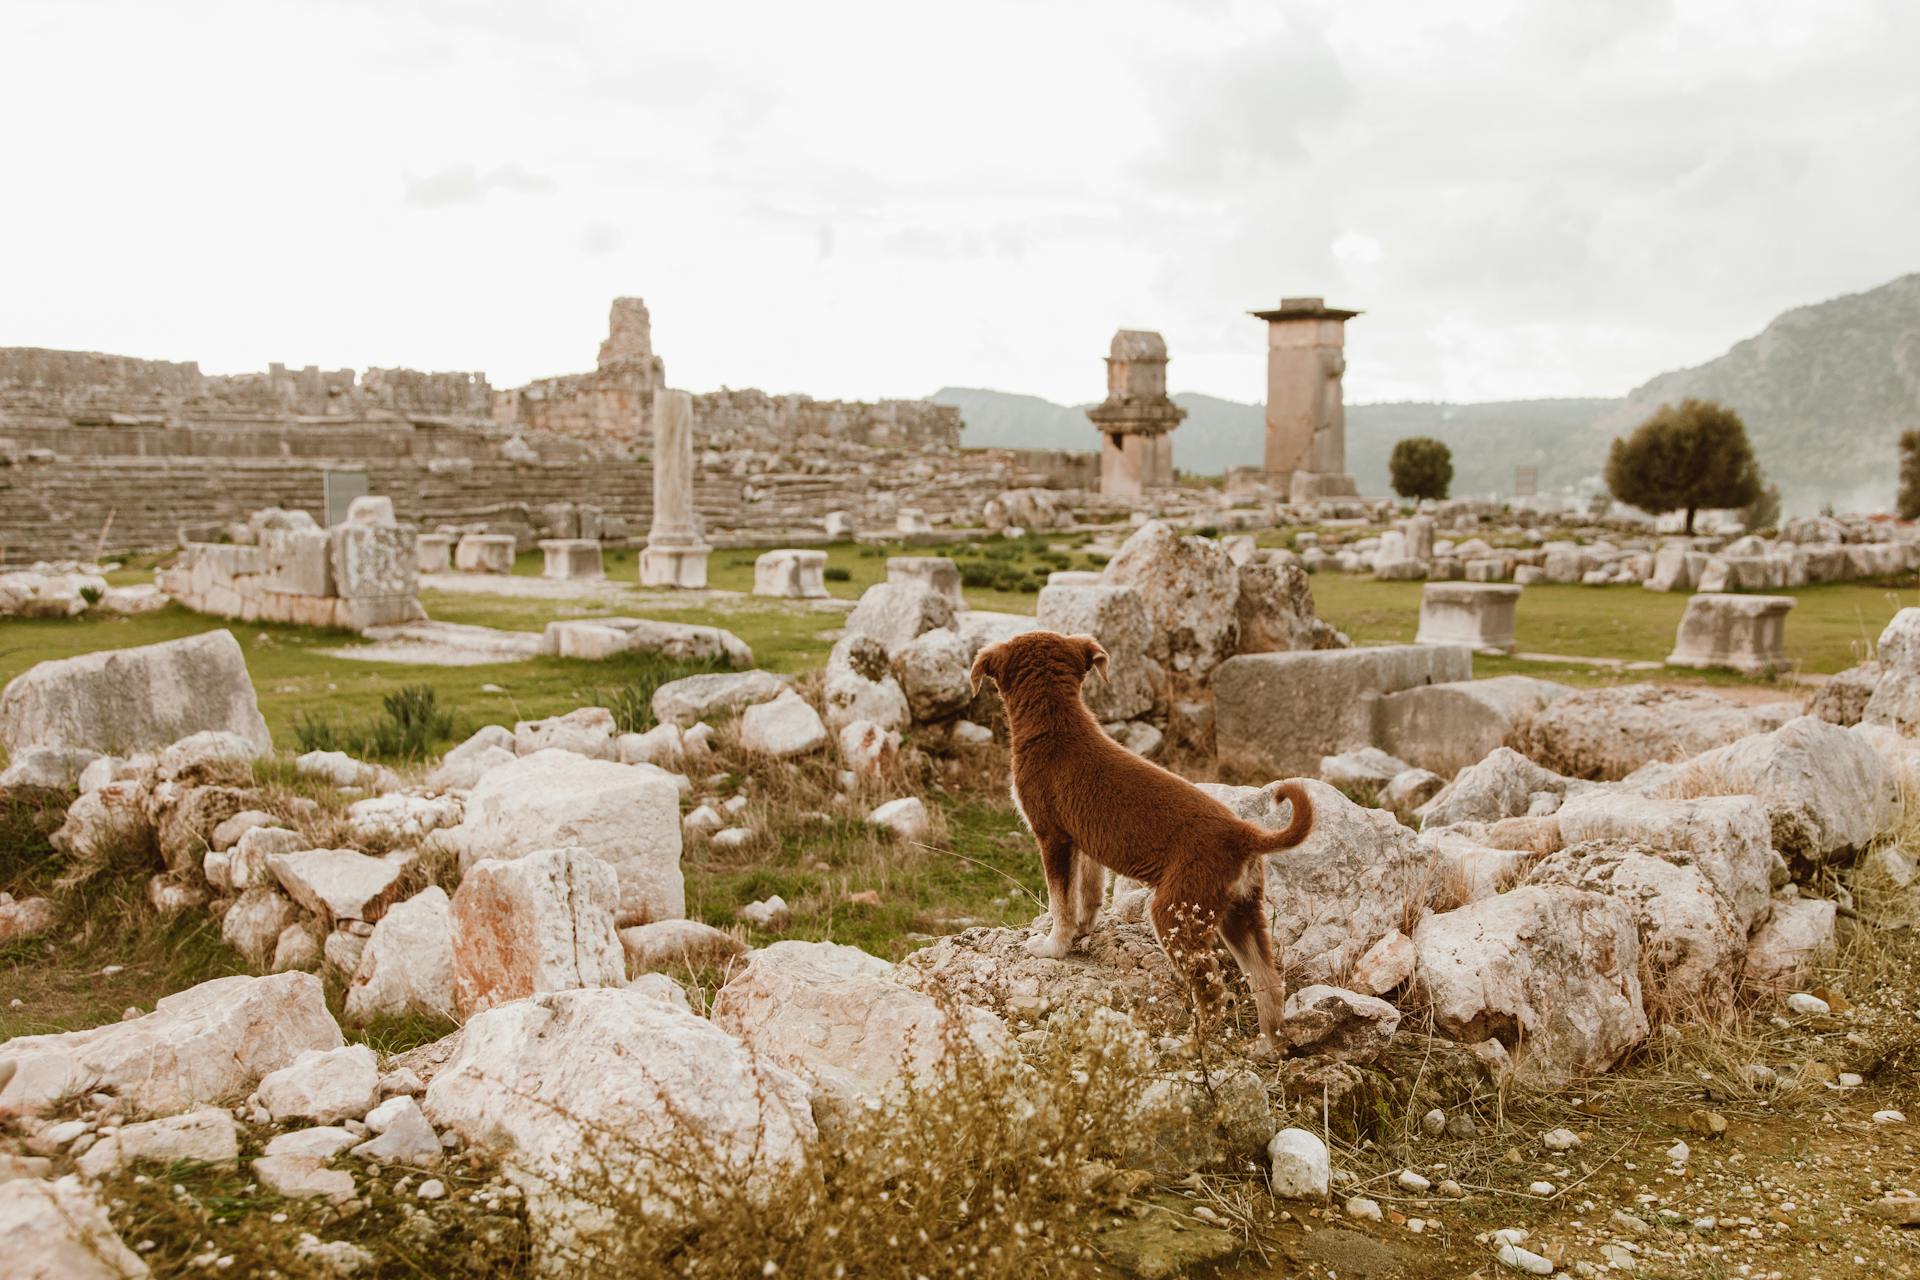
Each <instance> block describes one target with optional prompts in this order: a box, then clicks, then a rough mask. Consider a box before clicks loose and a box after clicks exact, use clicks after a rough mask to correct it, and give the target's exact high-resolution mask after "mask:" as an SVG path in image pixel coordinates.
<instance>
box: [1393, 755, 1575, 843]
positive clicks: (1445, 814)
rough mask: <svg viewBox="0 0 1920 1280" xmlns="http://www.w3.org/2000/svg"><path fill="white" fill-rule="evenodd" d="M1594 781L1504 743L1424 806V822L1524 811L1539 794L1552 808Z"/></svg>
mask: <svg viewBox="0 0 1920 1280" xmlns="http://www.w3.org/2000/svg"><path fill="white" fill-rule="evenodd" d="M1592 785H1593V784H1592V783H1590V782H1586V781H1584V780H1582V779H1579V778H1568V777H1564V776H1562V775H1560V774H1557V773H1555V772H1554V771H1553V770H1551V769H1544V768H1542V767H1541V766H1539V765H1537V764H1535V763H1534V762H1533V761H1531V760H1529V759H1527V757H1525V756H1523V755H1521V754H1520V753H1519V752H1518V751H1515V750H1513V749H1512V748H1511V747H1499V748H1497V749H1495V750H1494V751H1491V752H1489V753H1488V754H1487V757H1486V759H1484V760H1482V761H1480V762H1479V763H1478V764H1475V765H1472V766H1470V767H1468V768H1466V769H1464V770H1462V771H1461V772H1460V773H1459V774H1458V775H1456V776H1455V778H1454V780H1453V781H1452V782H1450V783H1448V784H1447V785H1446V786H1445V787H1444V788H1442V789H1441V791H1440V793H1439V794H1438V795H1436V796H1435V797H1434V798H1433V800H1432V801H1431V802H1430V803H1429V804H1428V805H1427V806H1426V807H1425V808H1424V809H1423V810H1422V811H1421V819H1420V820H1421V825H1422V826H1423V827H1445V826H1452V825H1453V824H1455V823H1461V822H1498V821H1499V820H1500V819H1502V818H1518V817H1523V816H1525V815H1526V814H1528V813H1529V812H1531V811H1532V810H1533V808H1534V807H1536V804H1537V803H1538V801H1539V798H1540V797H1546V798H1547V800H1548V802H1549V803H1550V804H1551V809H1550V810H1549V812H1551V811H1552V809H1558V808H1559V807H1560V805H1561V802H1562V801H1563V800H1564V799H1565V798H1566V797H1567V796H1570V795H1575V794H1578V793H1579V792H1582V791H1585V790H1587V789H1588V788H1590V787H1591V786H1592Z"/></svg>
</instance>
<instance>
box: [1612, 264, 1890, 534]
mask: <svg viewBox="0 0 1920 1280" xmlns="http://www.w3.org/2000/svg"><path fill="white" fill-rule="evenodd" d="M1687 396H1698V397H1700V398H1702V399H1706V400H1718V401H1720V402H1721V403H1723V404H1727V405H1730V406H1732V407H1733V409H1734V410H1735V411H1736V412H1737V413H1739V415H1740V416H1741V417H1742V418H1743V419H1744V420H1745V421H1746V424H1747V433H1748V435H1750V436H1751V437H1752V439H1753V446H1754V451H1755V452H1756V453H1758V454H1759V456H1760V465H1761V467H1762V469H1763V470H1765V471H1766V473H1767V476H1768V478H1769V479H1771V480H1772V481H1773V482H1774V483H1776V484H1778V485H1779V486H1780V490H1781V493H1782V494H1783V495H1785V497H1786V500H1787V507H1788V509H1789V510H1790V511H1793V510H1799V511H1809V510H1812V509H1813V508H1815V507H1817V506H1818V505H1820V504H1821V503H1825V502H1831V503H1832V504H1833V505H1834V506H1835V507H1836V508H1837V509H1839V510H1842V511H1846V510H1854V511H1885V510H1890V509H1891V508H1892V505H1893V493H1894V488H1895V477H1896V472H1897V469H1898V465H1899V461H1898V453H1897V448H1896V443H1895V442H1896V440H1897V439H1898V437H1899V435H1900V433H1901V432H1902V431H1906V430H1910V429H1912V428H1915V427H1920V274H1915V275H1907V276H1901V277H1900V278H1899V279H1898V280H1894V281H1891V282H1889V283H1887V284H1883V285H1881V286H1880V287H1879V288H1877V289H1869V290H1867V291H1866V292H1865V293H1851V294H1846V295H1844V296H1842V297H1838V298H1835V299H1833V300H1832V301H1830V302H1818V303H1815V304H1813V305H1812V306H1808V307H1795V308H1794V309H1793V310H1792V311H1788V312H1786V313H1785V314H1783V315H1781V316H1780V317H1778V318H1777V319H1775V320H1774V321H1773V323H1771V324H1769V325H1768V326H1767V327H1766V328H1765V329H1763V330H1761V331H1760V333H1759V335H1758V336H1756V337H1752V338H1748V339H1747V340H1746V341H1744V342H1740V343H1736V344H1735V345H1734V347H1733V349H1732V350H1730V351H1728V352H1727V354H1725V355H1723V356H1721V357H1719V358H1718V359H1715V360H1709V361H1708V362H1707V363H1705V364H1703V365H1699V366H1697V367H1695V368H1692V369H1679V370H1676V371H1674V372H1672V373H1663V374H1661V375H1660V376H1658V377H1656V378H1653V379H1651V380H1650V381H1648V382H1646V383H1644V384H1642V385H1641V386H1639V387H1636V388H1634V390H1633V391H1632V393H1631V394H1629V395H1628V397H1627V399H1626V401H1625V403H1624V404H1622V405H1621V406H1620V408H1619V409H1618V410H1616V411H1615V412H1613V413H1610V414H1607V415H1605V416H1604V417H1603V418H1602V419H1601V420H1600V421H1599V422H1597V423H1596V424H1595V428H1596V431H1597V433H1598V434H1600V435H1602V436H1603V437H1608V438H1610V437H1612V436H1614V435H1617V434H1619V433H1621V432H1623V431H1626V430H1630V429H1631V428H1632V427H1633V426H1634V424H1635V423H1637V422H1639V421H1640V420H1641V419H1643V418H1645V417H1646V415H1647V414H1648V413H1650V412H1651V411H1652V410H1653V409H1654V408H1656V407H1657V406H1659V405H1661V404H1666V403H1671V402H1672V401H1675V400H1680V399H1683V398H1685V397H1687Z"/></svg>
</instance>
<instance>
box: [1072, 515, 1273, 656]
mask: <svg viewBox="0 0 1920 1280" xmlns="http://www.w3.org/2000/svg"><path fill="white" fill-rule="evenodd" d="M1100 580H1101V581H1102V582H1103V583H1106V584H1108V585H1110V586H1116V587H1132V588H1133V589H1134V590H1135V591H1137V592H1139V593H1140V601H1141V603H1142V604H1143V605H1145V606H1146V610H1147V618H1148V620H1149V621H1150V622H1151V623H1152V625H1153V639H1152V641H1151V643H1150V644H1149V646H1148V655H1149V656H1150V657H1152V658H1153V659H1154V661H1156V662H1158V663H1160V664H1161V666H1163V667H1165V668H1167V669H1168V670H1169V671H1170V672H1173V673H1177V674H1180V675H1190V676H1192V677H1193V678H1194V679H1196V680H1198V679H1205V678H1206V676H1207V675H1208V673H1210V672H1211V671H1212V670H1213V668H1214V667H1215V666H1217V665H1219V663H1220V662H1222V661H1223V660H1224V659H1226V658H1228V657H1230V656H1232V654H1233V653H1234V652H1235V650H1236V649H1237V648H1238V646H1239V641H1240V615H1239V611H1238V607H1239V600H1240V574H1239V567H1238V566H1237V565H1235V564H1234V563H1233V559H1232V557H1230V556H1229V555H1228V554H1227V552H1226V549H1225V548H1223V547H1222V546H1221V545H1220V544H1219V543H1217V542H1214V541H1213V540H1211V539H1209V538H1200V537H1186V538H1183V537H1181V536H1180V535H1179V534H1177V533H1175V532H1174V530H1173V528H1172V526H1170V525H1168V524H1167V523H1166V522H1165V521H1161V520H1149V521H1147V522H1146V523H1145V524H1143V525H1141V526H1140V527H1139V528H1138V529H1136V530H1135V531H1134V533H1133V535H1132V536H1131V537H1129V538H1128V539H1127V540H1126V542H1125V543H1123V544H1122V545H1121V547H1120V550H1119V551H1117V552H1115V553H1114V556H1113V559H1111V560H1109V561H1107V563H1106V566H1105V567H1104V568H1102V569H1101V571H1100Z"/></svg>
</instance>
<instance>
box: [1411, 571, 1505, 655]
mask: <svg viewBox="0 0 1920 1280" xmlns="http://www.w3.org/2000/svg"><path fill="white" fill-rule="evenodd" d="M1520 592H1521V588H1519V587H1515V586H1507V585H1495V584H1489V583H1472V582H1430V583H1428V584H1427V585H1426V586H1425V587H1423V588H1421V590H1420V630H1419V633H1418V634H1417V635H1415V636H1414V643H1415V644H1464V645H1468V646H1470V647H1472V648H1474V649H1477V650H1492V651H1494V652H1496V653H1512V652H1513V650H1514V615H1515V614H1516V613H1517V612H1518V609H1519V605H1520Z"/></svg>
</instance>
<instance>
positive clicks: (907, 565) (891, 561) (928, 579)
mask: <svg viewBox="0 0 1920 1280" xmlns="http://www.w3.org/2000/svg"><path fill="white" fill-rule="evenodd" d="M887 581H888V582H897V583H901V584H903V585H907V586H922V587H925V588H926V589H927V590H929V591H934V592H938V593H939V594H940V595H943V596H945V597H946V598H947V601H948V603H950V604H952V605H953V607H954V610H955V611H956V612H958V611H959V610H962V609H965V608H966V607H967V598H966V596H965V595H963V594H962V593H961V590H960V567H959V566H958V565H956V564H954V562H953V561H952V560H950V559H948V558H947V557H946V556H890V557H889V558H888V559H887Z"/></svg>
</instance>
